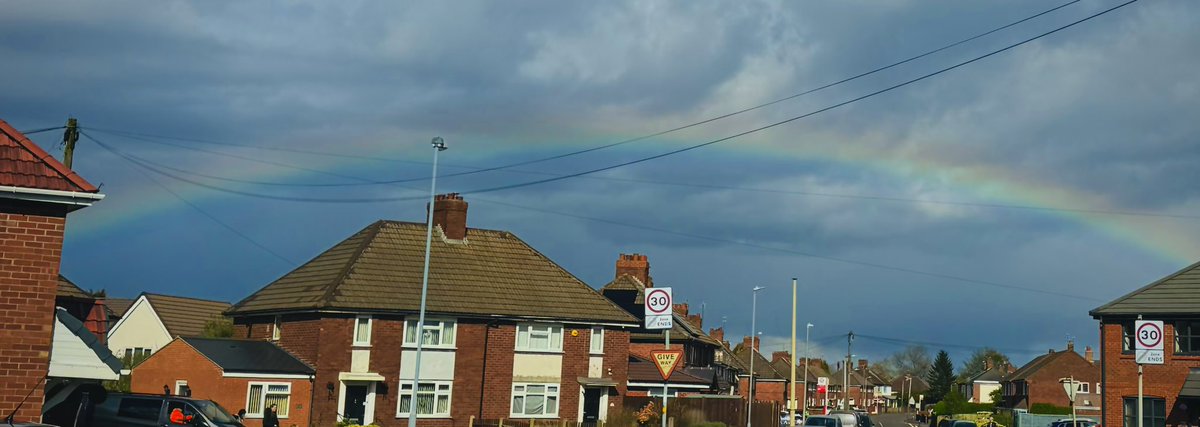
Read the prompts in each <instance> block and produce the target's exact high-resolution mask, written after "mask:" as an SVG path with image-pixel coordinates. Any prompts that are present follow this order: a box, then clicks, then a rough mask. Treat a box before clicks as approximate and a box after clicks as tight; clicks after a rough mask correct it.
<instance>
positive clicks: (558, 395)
mask: <svg viewBox="0 0 1200 427" xmlns="http://www.w3.org/2000/svg"><path fill="white" fill-rule="evenodd" d="M529 386H544V387H545V388H546V391H545V392H543V393H542V394H540V396H542V397H543V398H544V399H546V400H547V401H549V400H550V397H551V396H553V397H554V412H544V413H542V414H533V415H531V414H526V413H524V412H517V407H516V400H517V397H518V395H519V396H520V397H521V398H522V402H524V399H527V398H528V397H529V391H528V390H529ZM551 387H554V392H553V393H552V392H551V391H550V388H551ZM518 388H520V389H521V390H520V391H519V392H518V391H517V389H518ZM535 396H537V394H535ZM522 405H524V403H522ZM560 406H562V385H560V384H558V383H513V386H512V396H511V398H510V401H509V416H510V417H512V418H520V419H525V418H558V416H559V410H560V409H561V408H560ZM545 408H546V409H550V405H546V406H545ZM521 409H522V411H523V410H524V407H522V408H521Z"/></svg>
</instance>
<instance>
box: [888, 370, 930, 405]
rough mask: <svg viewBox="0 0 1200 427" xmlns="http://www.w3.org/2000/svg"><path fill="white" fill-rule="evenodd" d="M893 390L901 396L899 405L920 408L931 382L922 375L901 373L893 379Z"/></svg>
mask: <svg viewBox="0 0 1200 427" xmlns="http://www.w3.org/2000/svg"><path fill="white" fill-rule="evenodd" d="M892 390H895V391H896V395H897V397H899V402H898V403H899V405H898V406H899V407H915V408H920V407H921V401H922V400H924V399H925V394H926V393H927V392H928V391H929V383H928V382H926V381H925V378H922V377H921V376H920V375H900V376H897V377H896V378H893V379H892ZM910 403H911V404H912V406H910V405H909V404H910Z"/></svg>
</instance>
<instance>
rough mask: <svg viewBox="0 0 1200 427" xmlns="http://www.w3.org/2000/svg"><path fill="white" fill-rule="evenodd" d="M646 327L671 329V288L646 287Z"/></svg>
mask: <svg viewBox="0 0 1200 427" xmlns="http://www.w3.org/2000/svg"><path fill="white" fill-rule="evenodd" d="M645 305H646V324H645V326H646V329H671V328H672V327H673V326H674V323H675V322H673V321H672V320H673V319H672V318H671V307H672V305H673V304H672V301H671V288H646V301H645Z"/></svg>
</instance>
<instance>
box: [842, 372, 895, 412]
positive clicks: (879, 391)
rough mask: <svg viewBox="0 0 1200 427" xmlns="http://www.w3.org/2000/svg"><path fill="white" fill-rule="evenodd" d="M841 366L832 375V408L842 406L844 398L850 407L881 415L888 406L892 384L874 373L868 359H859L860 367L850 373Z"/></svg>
mask: <svg viewBox="0 0 1200 427" xmlns="http://www.w3.org/2000/svg"><path fill="white" fill-rule="evenodd" d="M840 365H841V363H839V366H838V369H837V370H836V371H834V372H833V373H832V374H830V376H831V378H830V379H829V394H830V395H829V400H830V401H831V402H833V403H831V404H830V406H834V407H836V406H838V405H840V403H841V401H842V400H843V398H844V399H845V401H846V404H847V405H848V406H849V407H851V408H859V409H862V410H865V411H868V412H871V413H879V412H880V411H882V410H883V408H885V407H887V406H888V399H889V398H891V383H889V382H887V381H885V380H884V379H883V378H882V377H881V376H880V375H879V374H878V373H876V372H874V371H872V370H871V368H870V364H869V363H868V362H867V360H866V359H859V360H858V365H857V366H855V367H852V368H851V369H850V372H849V373H846V372H843V370H842V369H843V367H842V366H840ZM843 390H844V391H843Z"/></svg>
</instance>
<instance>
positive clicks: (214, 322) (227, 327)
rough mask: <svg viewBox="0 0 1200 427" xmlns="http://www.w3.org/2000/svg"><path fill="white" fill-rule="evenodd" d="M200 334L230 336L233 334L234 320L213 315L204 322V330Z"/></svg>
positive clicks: (205, 335) (220, 336)
mask: <svg viewBox="0 0 1200 427" xmlns="http://www.w3.org/2000/svg"><path fill="white" fill-rule="evenodd" d="M200 336H202V337H204V338H230V337H232V336H233V321H231V320H229V319H226V318H224V317H219V316H218V317H213V318H212V319H209V321H208V322H205V323H204V330H203V331H201V332H200Z"/></svg>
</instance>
